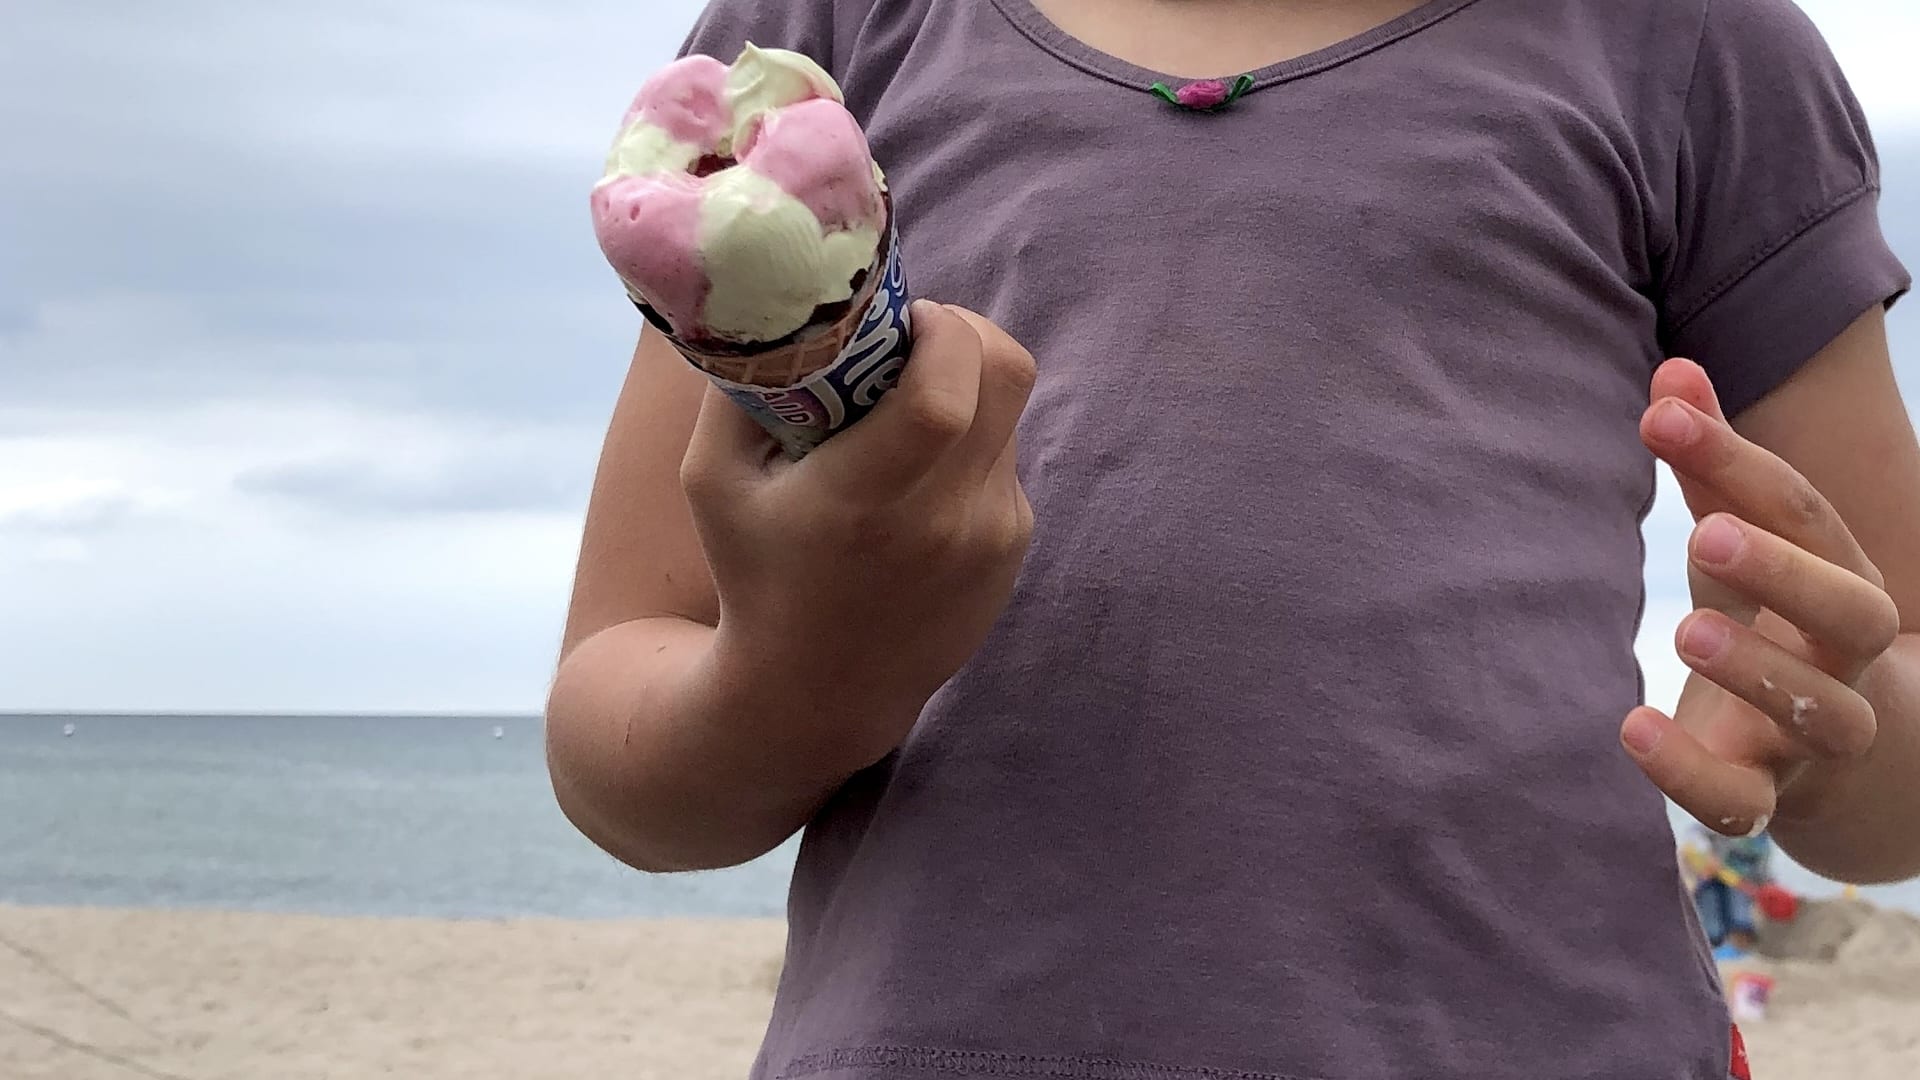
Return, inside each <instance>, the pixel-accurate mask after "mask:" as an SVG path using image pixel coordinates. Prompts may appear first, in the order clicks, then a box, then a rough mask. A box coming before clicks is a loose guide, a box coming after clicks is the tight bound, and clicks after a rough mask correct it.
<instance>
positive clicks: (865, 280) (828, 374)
mask: <svg viewBox="0 0 1920 1080" xmlns="http://www.w3.org/2000/svg"><path fill="white" fill-rule="evenodd" d="M632 299H633V302H634V305H635V306H636V307H638V308H639V309H640V312H641V314H643V315H644V316H646V319H647V321H648V322H650V323H652V324H653V327H654V329H655V330H657V331H659V332H660V333H661V334H662V335H663V336H665V337H666V338H667V340H668V341H670V342H672V343H673V346H674V348H676V349H678V350H679V352H680V355H682V356H684V357H686V359H687V362H688V363H690V364H692V365H693V366H694V367H696V368H699V369H700V370H701V371H702V372H705V373H706V375H707V377H708V378H710V379H712V380H713V381H714V382H715V383H716V384H717V385H718V386H719V387H720V388H721V389H722V390H723V391H725V392H726V393H727V395H728V396H729V397H731V398H732V399H733V400H734V401H735V402H737V403H739V404H740V406H741V407H742V408H744V409H746V410H747V412H748V413H749V414H751V415H752V416H753V418H754V419H755V420H756V421H758V422H759V423H760V425H761V426H762V427H764V428H766V429H767V432H768V433H769V434H770V435H772V436H773V437H774V439H775V440H776V441H777V442H779V443H780V445H781V447H782V448H783V449H785V450H786V451H787V453H788V455H789V456H791V457H794V458H799V457H803V456H805V454H806V453H807V452H808V451H809V450H812V449H813V448H814V447H816V446H818V445H820V444H821V443H822V442H825V441H826V439H827V438H828V436H830V435H832V434H833V433H834V432H836V431H839V430H840V429H842V428H844V427H846V426H847V425H848V424H851V423H853V422H854V421H855V420H857V419H859V418H860V417H861V416H864V415H865V414H866V413H867V411H868V410H870V409H872V408H873V405H874V403H875V402H877V401H878V400H879V399H880V395H882V394H884V393H885V392H886V391H887V390H889V389H891V388H892V386H893V384H894V383H895V382H897V381H898V379H899V376H900V371H901V369H902V368H903V367H904V366H905V365H906V362H907V354H908V352H909V350H910V348H911V342H912V326H911V320H910V318H909V315H908V303H909V300H910V299H911V298H910V297H909V295H908V293H907V288H906V276H905V273H904V270H903V268H902V266H901V262H900V252H899V234H898V231H897V229H896V228H895V225H894V221H893V207H892V202H891V200H889V201H888V205H887V229H886V231H885V232H884V233H882V234H881V241H880V250H879V252H878V254H877V255H876V256H875V258H874V264H873V266H872V267H870V268H869V269H868V270H867V272H866V273H865V274H864V275H863V277H862V279H861V282H860V286H859V288H857V289H856V290H855V291H854V294H853V296H852V297H851V298H850V299H849V300H848V301H847V302H846V303H844V304H836V305H834V306H833V308H832V309H830V310H829V311H827V312H823V313H822V317H820V318H817V319H816V321H815V322H813V323H810V324H808V325H807V326H805V327H802V328H801V329H800V330H798V331H796V332H794V333H793V334H790V335H788V336H787V337H786V338H783V339H781V340H779V341H776V342H770V343H768V344H765V345H750V346H739V347H735V346H727V345H712V344H708V343H699V344H695V343H690V342H687V341H685V340H683V339H681V338H680V337H679V336H678V335H676V334H675V333H674V332H673V330H672V328H671V327H670V326H669V325H668V324H667V321H666V320H665V319H664V318H662V317H661V316H660V314H659V313H658V312H657V311H655V310H654V309H653V308H652V307H650V306H649V305H648V304H647V302H646V301H645V300H644V299H642V298H640V297H638V296H635V297H633V298H632Z"/></svg>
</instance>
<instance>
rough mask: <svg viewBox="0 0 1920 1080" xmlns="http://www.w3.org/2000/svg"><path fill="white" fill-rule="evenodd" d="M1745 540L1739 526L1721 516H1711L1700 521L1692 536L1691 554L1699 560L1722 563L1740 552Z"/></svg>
mask: <svg viewBox="0 0 1920 1080" xmlns="http://www.w3.org/2000/svg"><path fill="white" fill-rule="evenodd" d="M1745 542H1746V537H1745V536H1744V535H1742V534H1741V532H1740V527H1739V526H1738V525H1735V524H1734V523H1733V522H1731V521H1728V520H1727V519H1726V518H1723V517H1711V518H1708V519H1707V520H1706V521H1704V522H1702V523H1701V525H1700V529H1699V531H1698V532H1697V533H1695V534H1694V537H1693V554H1694V557H1695V558H1697V559H1699V560H1700V561H1701V562H1709V563H1715V564H1720V565H1724V564H1726V563H1730V562H1732V561H1733V560H1734V558H1735V557H1736V556H1738V555H1739V554H1740V547H1741V545H1742V544H1744V543H1745Z"/></svg>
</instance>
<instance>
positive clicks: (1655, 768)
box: [1620, 706, 1775, 836]
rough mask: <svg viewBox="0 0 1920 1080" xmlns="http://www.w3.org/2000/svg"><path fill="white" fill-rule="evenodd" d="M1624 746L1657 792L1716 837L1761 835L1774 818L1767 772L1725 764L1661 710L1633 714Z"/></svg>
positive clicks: (1629, 716) (1624, 732) (1643, 708)
mask: <svg viewBox="0 0 1920 1080" xmlns="http://www.w3.org/2000/svg"><path fill="white" fill-rule="evenodd" d="M1620 742H1621V744H1622V745H1623V746H1625V747H1626V749H1627V753H1628V754H1629V755H1630V756H1631V757H1632V758H1633V760H1634V761H1635V762H1636V763H1638V764H1639V766H1640V770H1641V771H1642V772H1644V773H1646V774H1647V779H1649V780H1652V781H1653V783H1654V786H1655V787H1657V788H1659V789H1660V790H1661V791H1663V792H1665V793H1666V795H1667V797H1668V798H1670V799H1672V800H1673V801H1674V802H1675V803H1677V804H1679V806H1680V808H1681V809H1682V810H1685V811H1686V812H1687V813H1689V814H1692V815H1693V816H1694V817H1695V818H1696V819H1698V820H1699V822H1700V823H1701V824H1702V825H1705V826H1706V827H1707V828H1709V829H1712V830H1713V831H1714V832H1717V833H1720V834H1722V835H1725V836H1748V835H1756V834H1758V833H1759V832H1760V831H1761V830H1763V829H1765V828H1766V827H1767V822H1768V820H1769V819H1771V818H1772V816H1773V809H1774V800H1775V792H1774V785H1773V777H1771V776H1770V775H1768V774H1767V772H1766V770H1764V769H1762V768H1760V767H1758V766H1754V765H1736V764H1734V763H1733V762H1730V761H1723V760H1721V759H1720V758H1719V757H1717V756H1715V755H1714V753H1713V752H1712V751H1711V750H1708V749H1707V748H1706V746H1704V745H1703V744H1702V743H1701V742H1700V740H1699V739H1696V738H1694V736H1693V733H1692V732H1690V731H1688V730H1687V729H1685V728H1683V727H1681V726H1680V725H1679V724H1677V723H1675V722H1674V720H1673V719H1672V718H1671V717H1669V716H1667V715H1666V714H1665V713H1662V712H1660V710H1658V709H1653V708H1648V707H1646V706H1641V707H1640V708H1637V709H1635V710H1633V711H1632V712H1631V713H1628V714H1627V719H1626V722H1625V723H1623V724H1622V725H1621V728H1620Z"/></svg>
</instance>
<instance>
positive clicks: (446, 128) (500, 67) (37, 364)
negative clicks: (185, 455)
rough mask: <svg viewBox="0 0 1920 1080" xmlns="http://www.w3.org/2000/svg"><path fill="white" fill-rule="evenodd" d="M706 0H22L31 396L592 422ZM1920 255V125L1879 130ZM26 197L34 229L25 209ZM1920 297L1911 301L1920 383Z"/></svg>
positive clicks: (19, 291) (16, 345)
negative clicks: (655, 150) (620, 201)
mask: <svg viewBox="0 0 1920 1080" xmlns="http://www.w3.org/2000/svg"><path fill="white" fill-rule="evenodd" d="M700 6H701V3H700V0H649V2H648V3H646V4H639V5H636V4H633V3H632V2H631V0H617V2H616V0H584V2H581V3H575V4H567V5H560V6H557V7H550V6H542V5H536V4H530V3H509V2H504V0H494V2H471V3H469V2H456V0H418V2H415V3H409V4H405V5H392V4H387V3H381V2H377V0H341V2H339V3H334V4H329V5H324V6H321V7H307V8H298V7H295V8H289V7H285V6H273V5H259V4H252V3H243V2H241V0H200V2H198V3H182V4H167V5H154V4H144V3H134V2H131V0H126V2H120V3H93V4H89V5H86V8H85V14H82V13H81V12H80V11H79V9H78V8H76V7H74V6H71V5H61V4H28V5H24V6H23V7H22V10H20V11H19V12H10V13H9V17H8V31H7V33H6V34H5V35H0V81H7V82H9V83H11V84H17V85H18V86H19V87H22V88H27V87H32V88H34V92H33V93H25V92H18V93H0V127H4V128H5V129H6V130H8V131H9V132H10V138H11V139H14V140H16V142H15V145H16V146H17V147H20V148H21V149H20V151H19V152H14V153H9V154H7V155H4V156H0V190H4V191H5V192H6V193H7V196H6V203H7V209H6V210H4V211H0V383H4V386H5V394H6V397H7V398H8V400H9V401H10V402H11V403H14V404H22V403H39V404H42V405H45V406H56V405H61V406H76V405H86V406H93V407H114V406H118V407H123V408H130V409H131V408H149V407H155V406H167V405H188V404H192V403H195V402H199V401H204V400H207V399H209V398H214V397H230V396H252V397H267V396H279V397H283V398H294V399H334V400H345V401H351V402H360V403H373V404H378V405H380V406H383V407H387V408H395V409H407V410H413V411H417V412H434V413H454V414H463V415H470V416H495V417H532V418H538V419H540V420H542V421H552V422H568V423H575V424H579V425H583V426H597V425H598V424H599V423H600V421H601V419H602V417H603V416H604V413H605V410H606V407H607V405H608V403H609V402H610V401H611V398H612V395H613V393H614V391H615V389H616V388H617V385H618V381H619V378H620V375H621V373H622V370H623V369H624V366H625V358H626V355H627V352H628V350H629V349H630V348H631V345H632V337H633V334H634V332H635V331H636V329H637V325H638V322H637V319H636V317H635V316H634V314H633V312H632V311H631V309H630V308H629V307H628V306H627V305H626V303H625V301H624V299H623V297H622V296H621V294H620V290H619V289H618V287H617V285H616V283H615V282H614V281H613V280H612V278H611V275H610V273H609V272H608V271H607V269H606V268H605V266H604V264H603V263H602V261H601V259H600V256H599V252H598V250H597V249H596V248H595V246H594V244H593V241H592V236H591V231H590V229H589V228H588V225H587V221H586V214H585V200H586V190H587V187H588V185H589V184H590V183H591V177H592V175H593V174H594V172H595V171H596V170H597V168H598V165H599V159H600V155H601V152H602V150H603V149H604V145H605V141H606V138H607V137H608V135H609V134H610V131H609V130H608V128H609V126H610V125H611V123H613V122H614V120H615V118H616V117H617V115H618V112H619V109H620V106H621V105H622V104H623V103H624V101H625V100H626V97H627V96H628V95H629V94H630V93H631V92H632V90H633V89H634V87H635V86H636V85H637V82H638V80H639V79H640V78H641V77H642V76H643V75H644V74H645V72H646V71H648V70H649V69H650V68H652V67H653V66H654V65H655V64H657V63H659V62H660V61H662V60H664V59H665V58H666V57H667V56H668V55H670V53H671V52H672V50H673V48H674V47H675V46H676V45H677V44H678V42H679V40H680V38H681V36H682V34H683V32H684V28H685V27H686V26H687V25H689V24H690V23H691V21H692V20H693V18H694V16H695V14H696V13H697V11H698V9H699V7H700ZM1882 142H1883V152H1884V153H1883V156H1884V157H1885V159H1886V175H1887V196H1886V198H1885V199H1884V201H1883V211H1884V216H1885V218H1886V221H1887V224H1888V230H1889V233H1890V235H1891V236H1892V237H1893V240H1894V243H1895V245H1896V248H1897V249H1898V250H1900V251H1901V252H1902V253H1903V254H1905V255H1906V256H1907V257H1908V258H1909V260H1912V261H1913V262H1914V263H1915V264H1916V265H1920V141H1915V139H1914V137H1913V136H1912V135H1910V134H1907V133H1901V132H1883V133H1882ZM7 213H11V217H6V216H4V215H6V214H7ZM1916 328H1920V303H1916V302H1914V301H1912V300H1910V301H1908V303H1907V304H1905V305H1903V310H1902V311H1901V312H1900V313H1899V314H1898V315H1897V316H1896V320H1895V333H1896V335H1897V339H1898V342H1899V345H1900V348H1899V354H1900V355H1901V357H1902V361H1901V363H1902V373H1903V378H1904V379H1906V380H1907V382H1908V385H1910V386H1912V387H1914V388H1915V390H1916V392H1920V353H1916V350H1917V349H1920V340H1916V337H1920V329H1916Z"/></svg>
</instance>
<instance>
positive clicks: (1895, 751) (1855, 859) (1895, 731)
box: [1773, 632, 1920, 885]
mask: <svg viewBox="0 0 1920 1080" xmlns="http://www.w3.org/2000/svg"><path fill="white" fill-rule="evenodd" d="M1861 691H1862V692H1863V693H1864V694H1865V696H1866V698H1867V700H1868V701H1870V702H1872V704H1873V708H1874V714H1875V716H1876V717H1877V718H1878V721H1879V733H1878V735H1877V736H1876V737H1875V739H1874V744H1873V749H1872V750H1870V751H1869V752H1868V753H1867V755H1866V756H1865V757H1864V758H1861V759H1860V760H1858V761H1853V762H1846V763H1842V764H1835V765H1830V766H1825V765H1823V766H1815V767H1814V768H1813V769H1812V770H1811V771H1810V772H1809V773H1808V774H1807V775H1805V776H1803V777H1801V778H1800V779H1799V780H1798V781H1797V782H1795V783H1794V784H1793V785H1792V786H1791V787H1789V788H1788V789H1787V791H1786V793H1785V794H1784V795H1783V796H1782V799H1781V807H1780V814H1779V815H1778V816H1777V817H1776V818H1775V819H1774V824H1773V836H1774V839H1775V840H1777V841H1778V842H1779V844H1780V847H1781V849H1782V850H1784V851H1786V852H1787V853H1788V854H1789V855H1792V856H1793V858H1794V859H1795V860H1796V861H1798V862H1800V863H1801V864H1802V865H1804V866H1806V867H1807V868H1808V869H1810V870H1813V871H1814V872H1815V873H1818V874H1822V875H1825V876H1827V877H1830V878H1834V879H1835V880H1839V881H1849V882H1854V883H1856V884H1861V885H1869V884H1878V883H1884V882H1891V881H1902V880H1905V879H1907V878H1912V877H1915V876H1920V632H1908V633H1905V634H1902V635H1900V637H1899V639H1898V640H1896V641H1895V642H1894V645H1893V647H1892V648H1891V649H1889V650H1888V651H1887V652H1886V654H1885V655H1884V656H1882V657H1881V658H1880V660H1879V661H1877V662H1876V663H1875V664H1874V666H1873V667H1872V668H1870V669H1869V670H1868V672H1867V675H1866V676H1865V678H1864V680H1863V683H1862V685H1861Z"/></svg>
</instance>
